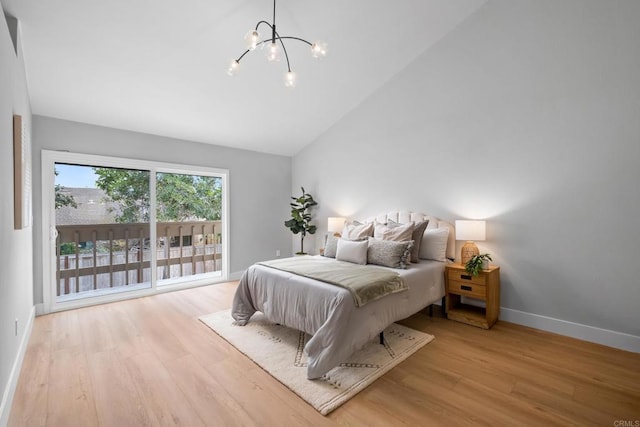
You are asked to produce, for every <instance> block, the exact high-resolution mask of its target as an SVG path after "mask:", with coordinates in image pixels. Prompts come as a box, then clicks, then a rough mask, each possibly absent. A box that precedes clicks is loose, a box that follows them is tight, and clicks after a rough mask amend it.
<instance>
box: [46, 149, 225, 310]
mask: <svg viewBox="0 0 640 427" xmlns="http://www.w3.org/2000/svg"><path fill="white" fill-rule="evenodd" d="M227 180H228V174H227V171H225V170H219V169H210V168H202V167H194V166H183V165H175V164H164V163H155V162H144V161H136V160H128V159H120V158H111V157H102V156H89V155H82V154H73V153H60V152H48V151H43V230H44V232H43V236H46V237H47V238H46V240H45V241H49V242H50V244H49V245H44V246H45V247H44V248H43V259H44V260H45V270H46V271H45V274H44V276H45V292H44V296H45V306H47V308H48V309H49V310H48V311H56V310H59V309H64V308H71V307H76V306H82V305H88V304H93V303H97V302H105V301H110V300H116V299H122V298H126V297H137V296H140V295H145V294H149V293H155V292H158V291H160V290H166V289H170V288H174V287H186V286H193V285H198V284H204V283H212V282H215V281H222V280H225V279H226V277H227V275H228V263H229V260H228V250H227V247H228V233H227V230H228V224H227V220H226V219H227V215H226V199H227V196H226V185H227ZM49 263H50V264H49ZM47 264H49V265H50V267H47ZM47 287H48V289H47Z"/></svg>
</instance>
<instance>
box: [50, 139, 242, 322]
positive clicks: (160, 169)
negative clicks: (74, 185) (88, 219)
mask: <svg viewBox="0 0 640 427" xmlns="http://www.w3.org/2000/svg"><path fill="white" fill-rule="evenodd" d="M56 163H71V164H78V165H89V166H104V167H115V168H125V169H138V170H145V171H149V173H150V174H149V176H150V182H149V191H150V193H151V194H150V195H149V200H150V205H151V207H150V208H151V209H150V215H149V224H150V227H149V228H150V230H149V234H150V239H151V241H153V242H155V241H156V240H157V236H156V227H155V224H156V176H157V175H156V174H157V173H175V174H186V175H205V176H214V177H218V178H220V179H221V187H222V206H221V212H220V216H221V218H220V219H221V222H222V230H223V231H222V253H223V258H222V272H221V273H222V274H221V275H217V276H215V277H212V276H207V275H204V276H205V277H197V276H195V277H194V278H193V279H189V278H188V277H182V278H180V280H176V283H172V284H162V285H161V286H158V280H157V277H156V276H157V271H156V270H157V268H156V264H157V256H156V253H155V251H151V263H152V268H151V287H150V288H147V289H140V290H132V291H124V292H119V293H114V294H109V295H101V296H94V297H88V298H81V299H77V300H73V301H64V302H58V301H56V292H55V289H56V288H55V287H56V285H57V284H56V280H55V277H56V270H55V268H56V264H55V240H56V229H55V224H56V222H55V192H54V191H53V188H54V185H55V175H54V171H55V164H56ZM228 191H229V171H228V170H227V169H221V168H214V167H206V166H196V165H186V164H177V163H166V162H156V161H149V160H136V159H129V158H123V157H113V156H102V155H94V154H82V153H72V152H66V151H51V150H42V264H43V265H42V288H43V289H42V295H43V310H44V313H45V314H46V313H52V312H56V311H62V310H69V309H73V308H80V307H87V306H90V305H96V304H104V303H108V302H114V301H121V300H125V299H131V298H139V297H143V296H148V295H155V294H159V293H164V292H170V291H174V290H179V289H188V288H193V287H197V286H203V285H208V284H212V283H221V282H226V281H228V280H229V271H230V250H229V246H230V245H229V230H230V229H231V227H230V224H229V219H230V218H229V203H228V199H229V194H228Z"/></svg>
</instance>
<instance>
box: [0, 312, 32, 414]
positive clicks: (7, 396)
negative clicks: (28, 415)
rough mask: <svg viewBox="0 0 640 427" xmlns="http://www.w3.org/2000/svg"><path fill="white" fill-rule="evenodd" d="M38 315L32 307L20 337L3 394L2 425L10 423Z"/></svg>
mask: <svg viewBox="0 0 640 427" xmlns="http://www.w3.org/2000/svg"><path fill="white" fill-rule="evenodd" d="M35 315H36V307H35V306H33V307H32V308H31V314H30V315H29V321H28V324H27V327H26V328H24V333H23V334H22V337H21V338H20V346H19V347H18V354H17V355H16V359H15V360H14V361H13V367H12V368H11V373H10V374H9V381H8V382H7V387H6V388H5V390H4V393H3V394H2V402H0V426H2V427H6V425H7V424H8V423H9V413H10V412H11V405H12V404H13V396H14V394H15V392H16V387H17V385H18V378H19V377H20V369H21V368H22V361H23V360H24V355H25V353H26V352H27V346H28V345H29V337H31V330H32V329H33V319H34V318H35Z"/></svg>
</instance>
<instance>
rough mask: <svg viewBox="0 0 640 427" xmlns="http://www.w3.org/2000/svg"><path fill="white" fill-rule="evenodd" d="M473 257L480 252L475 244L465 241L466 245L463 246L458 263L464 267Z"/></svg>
mask: <svg viewBox="0 0 640 427" xmlns="http://www.w3.org/2000/svg"><path fill="white" fill-rule="evenodd" d="M474 255H480V250H479V249H478V247H477V246H476V244H475V243H473V242H472V241H470V240H467V243H465V244H464V246H463V247H462V250H461V251H460V263H461V264H462V265H465V264H466V263H467V262H468V261H469V260H470V259H471V257H472V256H474Z"/></svg>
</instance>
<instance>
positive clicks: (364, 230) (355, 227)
mask: <svg viewBox="0 0 640 427" xmlns="http://www.w3.org/2000/svg"><path fill="white" fill-rule="evenodd" d="M371 236H373V224H372V223H368V224H363V223H361V222H358V221H352V222H347V223H345V224H344V228H343V229H342V238H343V239H347V240H366V239H367V237H371Z"/></svg>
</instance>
